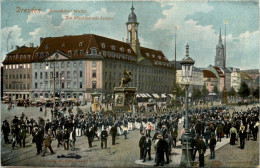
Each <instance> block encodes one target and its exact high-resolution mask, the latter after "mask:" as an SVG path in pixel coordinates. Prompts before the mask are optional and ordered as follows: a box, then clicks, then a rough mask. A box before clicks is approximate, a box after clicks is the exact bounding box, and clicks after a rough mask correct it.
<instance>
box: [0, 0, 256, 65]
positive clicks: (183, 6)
mask: <svg viewBox="0 0 260 168" xmlns="http://www.w3.org/2000/svg"><path fill="white" fill-rule="evenodd" d="M133 4H134V7H135V10H134V12H135V14H136V15H137V21H138V22H139V28H138V31H139V32H138V35H139V41H140V43H141V46H143V47H148V48H152V49H156V50H161V51H162V52H163V53H164V55H165V56H166V57H167V58H168V59H169V60H173V59H174V51H175V49H174V38H175V33H176V37H177V38H176V39H177V40H176V41H177V50H176V51H177V60H181V59H182V58H183V57H184V56H185V46H186V44H189V46H190V57H192V58H193V59H194V60H195V66H196V67H207V66H209V65H214V59H215V55H216V45H217V44H218V38H219V31H220V28H221V32H222V38H223V42H224V38H225V31H224V30H225V24H224V20H227V24H226V44H227V47H226V52H227V55H226V57H227V63H226V64H227V66H230V67H236V68H240V69H256V68H257V69H259V25H258V24H259V18H258V17H259V13H258V12H259V10H258V9H259V4H258V1H247V2H245V1H243V2H242V1H236V2H234V1H233V2H231V1H229V2H227V1H225V2H224V1H215V2H206V1H201V2H181V1H134V2H133ZM131 6H132V1H97V0H96V1H7V0H3V1H2V2H1V62H2V61H3V60H4V58H5V56H6V54H7V53H8V52H11V51H12V50H14V49H15V46H16V45H18V46H22V45H26V46H29V44H30V43H34V46H37V45H39V42H40V37H55V36H64V35H80V34H88V33H91V34H97V35H101V36H105V37H109V38H113V39H116V40H121V41H122V40H125V39H126V34H127V33H126V24H125V23H126V22H127V19H128V15H129V14H130V12H131V10H130V8H131ZM28 9H38V11H40V12H39V13H36V12H32V13H30V12H28ZM25 10H27V11H25ZM51 10H54V11H53V12H52V11H51ZM59 10H67V11H63V12H55V11H59ZM75 10H81V11H82V13H76V11H75ZM75 16H80V17H83V16H85V17H92V18H93V17H95V18H97V17H98V18H99V19H98V20H77V19H74V17H75ZM101 17H103V18H104V17H107V18H109V19H108V20H101V19H100V18H101ZM68 18H72V19H68ZM175 26H178V29H177V30H175Z"/></svg>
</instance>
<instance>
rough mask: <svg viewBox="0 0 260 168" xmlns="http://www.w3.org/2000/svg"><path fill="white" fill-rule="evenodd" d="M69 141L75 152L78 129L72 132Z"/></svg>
mask: <svg viewBox="0 0 260 168" xmlns="http://www.w3.org/2000/svg"><path fill="white" fill-rule="evenodd" d="M69 141H70V148H71V150H72V151H74V150H75V142H76V129H73V130H72V131H71V132H70V138H69Z"/></svg>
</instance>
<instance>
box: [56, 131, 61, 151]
mask: <svg viewBox="0 0 260 168" xmlns="http://www.w3.org/2000/svg"><path fill="white" fill-rule="evenodd" d="M56 139H57V140H58V146H57V147H59V146H60V145H62V132H61V131H60V130H59V129H58V131H57V134H56Z"/></svg>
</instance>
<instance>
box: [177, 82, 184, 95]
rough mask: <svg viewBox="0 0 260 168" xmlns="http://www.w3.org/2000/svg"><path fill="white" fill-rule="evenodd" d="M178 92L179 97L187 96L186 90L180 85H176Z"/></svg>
mask: <svg viewBox="0 0 260 168" xmlns="http://www.w3.org/2000/svg"><path fill="white" fill-rule="evenodd" d="M176 91H177V93H176V94H177V97H184V96H185V89H184V88H182V87H181V86H180V85H179V84H176Z"/></svg>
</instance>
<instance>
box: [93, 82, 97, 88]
mask: <svg viewBox="0 0 260 168" xmlns="http://www.w3.org/2000/svg"><path fill="white" fill-rule="evenodd" d="M96 86H97V82H96V81H93V82H92V89H96Z"/></svg>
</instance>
